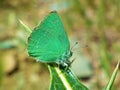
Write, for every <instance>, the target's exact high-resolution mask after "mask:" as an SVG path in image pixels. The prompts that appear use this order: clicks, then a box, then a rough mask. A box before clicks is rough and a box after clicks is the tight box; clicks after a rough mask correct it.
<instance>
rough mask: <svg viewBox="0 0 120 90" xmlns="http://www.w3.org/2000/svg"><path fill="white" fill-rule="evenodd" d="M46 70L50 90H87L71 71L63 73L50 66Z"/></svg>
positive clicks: (63, 71) (57, 68)
mask: <svg viewBox="0 0 120 90" xmlns="http://www.w3.org/2000/svg"><path fill="white" fill-rule="evenodd" d="M48 68H49V71H50V76H51V86H50V90H88V88H87V87H85V86H84V85H83V84H81V83H80V82H79V80H78V79H77V78H76V76H75V75H74V74H73V72H72V70H71V69H69V71H65V70H61V69H59V67H55V66H50V65H48Z"/></svg>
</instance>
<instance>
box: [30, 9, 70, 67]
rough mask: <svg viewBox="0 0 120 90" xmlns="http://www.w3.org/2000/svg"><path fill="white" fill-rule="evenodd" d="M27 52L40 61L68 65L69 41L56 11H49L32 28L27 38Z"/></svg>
mask: <svg viewBox="0 0 120 90" xmlns="http://www.w3.org/2000/svg"><path fill="white" fill-rule="evenodd" d="M28 53H29V55H30V56H32V57H34V58H35V59H37V61H40V62H44V63H56V64H59V65H62V66H63V67H69V66H70V64H71V62H70V61H69V58H70V57H71V56H72V52H71V51H70V43H69V40H68V37H67V35H66V32H65V29H64V27H63V24H62V21H61V19H60V17H59V15H58V13H57V12H56V11H52V12H51V13H49V15H47V16H46V17H45V19H44V20H43V21H42V22H41V23H40V24H39V25H38V26H37V27H36V28H35V29H34V30H33V32H32V33H31V35H30V37H29V40H28Z"/></svg>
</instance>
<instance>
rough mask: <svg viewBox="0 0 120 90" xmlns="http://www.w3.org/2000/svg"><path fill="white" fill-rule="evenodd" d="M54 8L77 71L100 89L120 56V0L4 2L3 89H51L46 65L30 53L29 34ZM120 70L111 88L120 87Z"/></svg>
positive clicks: (0, 1)
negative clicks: (63, 28) (26, 27)
mask: <svg viewBox="0 0 120 90" xmlns="http://www.w3.org/2000/svg"><path fill="white" fill-rule="evenodd" d="M53 10H56V11H57V12H58V13H59V15H60V16H61V19H62V22H63V24H64V27H65V29H66V32H67V34H68V37H69V40H70V44H71V47H72V46H74V44H75V43H76V42H79V44H77V45H75V46H74V48H73V49H72V52H73V53H74V54H73V56H72V58H71V59H70V60H72V59H74V58H75V61H74V62H73V64H72V69H73V72H74V73H75V74H76V75H77V76H78V78H79V79H80V81H81V82H82V83H83V84H84V85H86V86H87V87H88V88H89V89H90V90H101V89H102V88H103V87H104V86H105V85H106V84H107V82H108V81H109V79H110V76H111V74H112V72H113V70H114V68H115V66H116V64H117V62H118V61H119V59H120V29H119V28H120V0H10V1H9V0H0V90H48V88H49V82H50V77H49V71H48V69H47V67H46V66H45V64H43V63H40V62H39V63H38V62H36V61H35V60H34V59H33V58H31V57H29V56H28V54H27V38H28V37H29V33H27V31H25V29H24V27H23V26H22V25H21V24H20V22H19V20H22V21H23V22H24V23H25V24H26V25H28V26H29V27H30V28H31V29H33V28H34V27H35V26H36V25H38V23H39V22H40V21H41V20H43V18H44V17H45V16H46V15H48V13H49V12H50V11H53ZM119 77H120V74H119V73H118V75H117V77H116V80H115V83H114V88H113V90H120V78H119Z"/></svg>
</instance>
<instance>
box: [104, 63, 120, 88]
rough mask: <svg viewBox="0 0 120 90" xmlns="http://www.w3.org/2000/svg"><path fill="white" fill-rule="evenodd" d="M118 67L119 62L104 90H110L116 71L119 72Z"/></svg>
mask: <svg viewBox="0 0 120 90" xmlns="http://www.w3.org/2000/svg"><path fill="white" fill-rule="evenodd" d="M119 65H120V62H118V64H117V66H116V68H115V70H114V72H113V74H112V76H111V78H110V81H109V82H108V84H107V86H106V88H105V89H104V90H111V88H112V86H113V83H114V81H115V78H116V76H117V73H118V70H119Z"/></svg>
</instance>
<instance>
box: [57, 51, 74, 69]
mask: <svg viewBox="0 0 120 90" xmlns="http://www.w3.org/2000/svg"><path fill="white" fill-rule="evenodd" d="M71 56H72V52H71V51H69V52H65V53H63V55H62V56H61V57H59V59H58V62H57V64H58V65H59V66H60V67H61V68H63V69H66V68H68V67H70V65H71V62H70V61H69V58H70V57H71Z"/></svg>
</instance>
